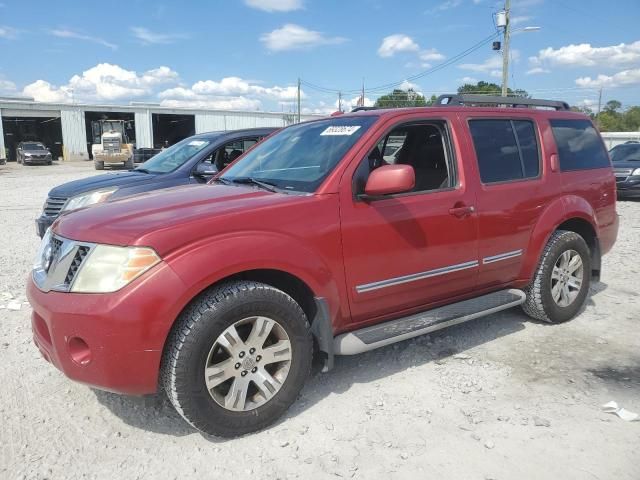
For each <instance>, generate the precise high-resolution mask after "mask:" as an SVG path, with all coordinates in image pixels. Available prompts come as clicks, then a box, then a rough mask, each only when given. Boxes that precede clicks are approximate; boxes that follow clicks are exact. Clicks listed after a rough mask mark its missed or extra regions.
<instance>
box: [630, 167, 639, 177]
mask: <svg viewBox="0 0 640 480" xmlns="http://www.w3.org/2000/svg"><path fill="white" fill-rule="evenodd" d="M631 175H632V176H634V177H635V176H640V168H636V169H635V170H634V171H633V172H631Z"/></svg>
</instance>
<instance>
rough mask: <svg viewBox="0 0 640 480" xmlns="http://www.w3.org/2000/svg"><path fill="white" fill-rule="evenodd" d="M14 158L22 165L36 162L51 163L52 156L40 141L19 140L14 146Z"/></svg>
mask: <svg viewBox="0 0 640 480" xmlns="http://www.w3.org/2000/svg"><path fill="white" fill-rule="evenodd" d="M16 160H17V162H18V163H22V164H23V165H34V164H36V163H40V164H46V165H51V162H52V160H53V157H52V156H51V152H50V151H49V149H48V148H47V147H45V146H44V144H43V143H41V142H20V143H19V144H18V146H17V147H16Z"/></svg>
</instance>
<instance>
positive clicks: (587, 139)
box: [549, 120, 610, 171]
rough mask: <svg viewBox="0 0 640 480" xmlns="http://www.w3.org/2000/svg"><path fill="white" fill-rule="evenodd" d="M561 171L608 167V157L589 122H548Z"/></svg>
mask: <svg viewBox="0 0 640 480" xmlns="http://www.w3.org/2000/svg"><path fill="white" fill-rule="evenodd" d="M549 123H550V124H551V130H552V131H553V137H554V138H555V141H556V146H557V147H558V156H559V158H560V169H561V170H562V171H571V170H587V169H592V168H605V167H609V166H610V163H609V156H608V155H607V151H606V149H605V147H604V144H603V143H602V140H601V139H600V136H599V135H598V132H597V131H596V129H595V127H594V126H593V124H592V123H591V122H590V121H589V120H550V122H549Z"/></svg>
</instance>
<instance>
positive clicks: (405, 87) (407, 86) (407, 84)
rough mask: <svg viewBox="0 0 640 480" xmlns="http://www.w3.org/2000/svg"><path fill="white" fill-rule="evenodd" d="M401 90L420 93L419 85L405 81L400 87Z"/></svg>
mask: <svg viewBox="0 0 640 480" xmlns="http://www.w3.org/2000/svg"><path fill="white" fill-rule="evenodd" d="M398 88H399V89H400V90H413V91H414V92H419V91H420V86H419V85H418V84H417V83H412V82H410V81H409V80H405V81H403V82H402V83H401V84H400V86H399V87H398Z"/></svg>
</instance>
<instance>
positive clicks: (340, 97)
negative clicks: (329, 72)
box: [338, 91, 342, 112]
mask: <svg viewBox="0 0 640 480" xmlns="http://www.w3.org/2000/svg"><path fill="white" fill-rule="evenodd" d="M338 111H339V112H341V111H342V92H340V91H339V92H338Z"/></svg>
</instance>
